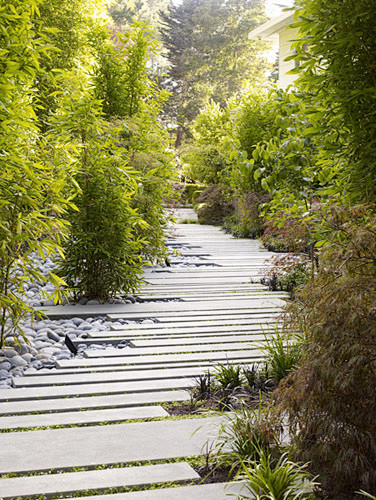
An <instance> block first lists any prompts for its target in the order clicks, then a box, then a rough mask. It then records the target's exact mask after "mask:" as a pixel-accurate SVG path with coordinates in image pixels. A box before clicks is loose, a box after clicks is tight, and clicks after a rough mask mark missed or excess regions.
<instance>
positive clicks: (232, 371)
mask: <svg viewBox="0 0 376 500" xmlns="http://www.w3.org/2000/svg"><path fill="white" fill-rule="evenodd" d="M213 376H214V380H215V381H216V382H218V384H219V385H220V387H221V388H222V390H223V391H226V392H228V391H229V392H232V391H233V390H235V389H238V388H240V387H241V386H242V384H243V377H242V367H241V366H240V365H233V364H231V363H227V365H223V364H221V363H218V364H217V365H216V367H215V371H214V373H213Z"/></svg>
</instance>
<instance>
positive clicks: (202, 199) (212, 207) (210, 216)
mask: <svg viewBox="0 0 376 500" xmlns="http://www.w3.org/2000/svg"><path fill="white" fill-rule="evenodd" d="M194 208H195V210H196V212H197V216H198V220H199V222H200V224H213V225H220V224H222V222H223V220H224V219H225V218H226V217H227V216H229V215H230V214H231V212H232V207H231V205H230V204H229V203H228V201H227V200H226V198H225V196H224V194H223V191H222V189H221V188H220V187H218V186H216V185H212V186H208V187H207V188H206V189H204V191H203V192H202V193H201V194H200V195H199V196H198V197H197V198H196V203H195V205H194Z"/></svg>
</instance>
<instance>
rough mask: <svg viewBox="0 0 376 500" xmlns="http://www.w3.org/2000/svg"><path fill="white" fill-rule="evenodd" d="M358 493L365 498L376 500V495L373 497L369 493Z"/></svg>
mask: <svg viewBox="0 0 376 500" xmlns="http://www.w3.org/2000/svg"><path fill="white" fill-rule="evenodd" d="M357 493H359V494H360V495H363V496H364V497H368V498H371V500H376V496H375V495H371V494H370V493H367V492H366V491H358V492H357Z"/></svg>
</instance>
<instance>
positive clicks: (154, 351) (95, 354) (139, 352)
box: [84, 342, 257, 359]
mask: <svg viewBox="0 0 376 500" xmlns="http://www.w3.org/2000/svg"><path fill="white" fill-rule="evenodd" d="M241 349H248V350H252V351H257V349H255V346H254V345H251V344H244V343H241V342H239V343H238V342H233V343H226V344H211V345H210V346H207V345H204V344H203V345H193V346H182V347H179V346H176V347H174V346H172V347H170V346H169V347H161V348H159V347H148V348H142V347H140V348H137V349H133V348H131V347H125V348H124V349H115V348H114V349H111V348H109V349H104V350H102V349H98V350H95V351H85V352H84V355H85V357H87V358H89V359H93V358H101V359H104V358H127V357H132V356H149V355H155V356H158V355H163V354H180V353H196V352H197V353H200V352H214V351H239V350H241Z"/></svg>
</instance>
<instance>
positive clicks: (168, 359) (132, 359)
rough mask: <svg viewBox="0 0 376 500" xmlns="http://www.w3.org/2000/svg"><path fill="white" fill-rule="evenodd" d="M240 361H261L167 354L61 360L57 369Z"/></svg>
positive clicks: (233, 354)
mask: <svg viewBox="0 0 376 500" xmlns="http://www.w3.org/2000/svg"><path fill="white" fill-rule="evenodd" d="M239 359H247V360H249V359H260V356H259V355H256V354H255V352H252V353H250V352H249V351H247V350H242V351H229V352H228V351H222V352H198V353H195V354H193V355H192V354H166V355H157V356H155V355H154V356H125V357H123V358H119V357H118V358H106V359H105V358H92V359H89V358H82V359H73V360H64V359H63V360H59V361H57V362H56V366H57V367H61V368H71V367H83V366H90V367H97V366H117V365H129V366H131V365H134V366H136V365H145V364H155V365H162V366H167V365H168V364H169V363H181V364H182V363H187V362H188V363H191V362H197V363H198V362H200V361H211V362H215V361H226V360H228V361H229V362H231V361H235V360H239Z"/></svg>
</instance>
